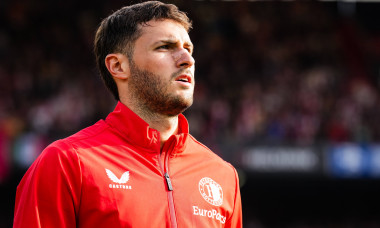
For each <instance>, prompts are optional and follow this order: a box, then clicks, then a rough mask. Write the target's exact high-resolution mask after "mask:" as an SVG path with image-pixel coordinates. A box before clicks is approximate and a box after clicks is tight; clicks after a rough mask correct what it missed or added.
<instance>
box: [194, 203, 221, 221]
mask: <svg viewBox="0 0 380 228" xmlns="http://www.w3.org/2000/svg"><path fill="white" fill-rule="evenodd" d="M193 215H198V216H203V217H208V218H211V219H216V220H218V221H219V222H220V223H222V224H224V223H225V222H226V217H225V216H223V215H221V214H220V213H219V212H218V211H217V210H215V209H211V210H207V209H202V208H199V207H198V206H193Z"/></svg>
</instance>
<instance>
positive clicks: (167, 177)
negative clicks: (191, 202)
mask: <svg viewBox="0 0 380 228" xmlns="http://www.w3.org/2000/svg"><path fill="white" fill-rule="evenodd" d="M164 176H165V180H166V184H167V185H168V190H169V191H173V186H172V182H171V180H170V177H169V174H168V173H165V174H164Z"/></svg>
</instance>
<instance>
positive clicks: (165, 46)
mask: <svg viewBox="0 0 380 228" xmlns="http://www.w3.org/2000/svg"><path fill="white" fill-rule="evenodd" d="M157 49H169V45H162V46H159V47H158V48H157Z"/></svg>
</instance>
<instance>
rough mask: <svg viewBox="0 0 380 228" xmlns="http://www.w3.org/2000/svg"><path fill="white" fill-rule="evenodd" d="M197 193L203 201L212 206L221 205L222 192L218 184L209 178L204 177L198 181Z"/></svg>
mask: <svg viewBox="0 0 380 228" xmlns="http://www.w3.org/2000/svg"><path fill="white" fill-rule="evenodd" d="M199 192H200V193H201V195H202V197H203V199H205V200H206V201H207V202H208V203H210V204H212V205H214V206H220V205H222V204H223V190H222V187H220V185H219V184H218V183H216V182H215V181H214V180H213V179H211V178H209V177H204V178H202V179H201V180H200V181H199Z"/></svg>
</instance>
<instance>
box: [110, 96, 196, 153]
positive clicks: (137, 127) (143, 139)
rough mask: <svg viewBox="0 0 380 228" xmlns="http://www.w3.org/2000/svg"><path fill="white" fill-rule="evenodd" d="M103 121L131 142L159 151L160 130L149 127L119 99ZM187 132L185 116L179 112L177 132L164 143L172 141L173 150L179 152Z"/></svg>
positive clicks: (183, 145)
mask: <svg viewBox="0 0 380 228" xmlns="http://www.w3.org/2000/svg"><path fill="white" fill-rule="evenodd" d="M105 121H106V123H107V124H108V125H110V126H111V127H112V128H114V129H115V130H116V131H118V132H119V133H120V134H121V135H122V137H124V138H125V139H126V140H127V141H129V142H131V143H132V144H134V145H137V146H139V147H143V148H145V149H148V150H149V151H151V152H160V132H159V131H157V130H155V129H153V128H150V127H149V124H148V123H147V122H145V121H144V120H143V119H141V118H140V117H139V116H138V115H137V114H136V113H134V112H133V111H132V110H130V109H129V108H128V107H127V106H125V105H124V104H122V103H121V102H120V101H119V102H118V103H117V105H116V107H115V109H114V111H113V112H111V113H110V114H109V115H108V116H107V118H106V120H105ZM188 134H189V125H188V122H187V120H186V118H185V116H184V115H182V114H180V115H179V116H178V133H177V134H176V135H172V136H171V137H170V138H169V139H168V141H167V142H165V145H166V144H168V143H170V145H172V142H174V143H175V144H173V146H174V148H172V149H173V152H175V153H180V152H182V151H183V150H184V147H185V142H186V139H187V136H188ZM165 145H164V147H165Z"/></svg>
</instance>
